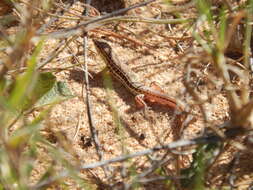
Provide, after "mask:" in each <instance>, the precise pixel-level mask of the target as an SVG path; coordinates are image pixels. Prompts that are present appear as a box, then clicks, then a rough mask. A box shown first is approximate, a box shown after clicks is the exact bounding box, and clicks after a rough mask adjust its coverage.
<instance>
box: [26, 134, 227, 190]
mask: <svg viewBox="0 0 253 190" xmlns="http://www.w3.org/2000/svg"><path fill="white" fill-rule="evenodd" d="M220 141H222V138H220V137H219V136H217V135H210V136H207V137H204V136H201V137H198V138H195V139H192V140H178V141H174V142H171V143H169V144H165V145H159V146H155V147H153V148H150V149H145V150H143V151H139V152H135V153H132V154H127V155H122V156H118V157H116V158H113V159H110V160H102V161H100V162H95V163H91V164H86V165H82V166H80V167H79V168H77V170H87V169H94V168H97V167H102V166H106V165H108V164H112V163H116V162H123V161H125V160H128V159H130V158H134V157H137V156H145V155H149V154H153V153H154V152H157V151H161V150H171V149H175V148H179V147H186V146H191V145H198V144H207V143H215V142H220ZM69 174H70V173H69V171H68V170H65V171H63V172H61V173H60V174H59V175H58V176H54V177H51V178H48V179H47V180H45V181H41V182H40V183H39V184H37V185H35V186H33V187H31V189H34V190H35V189H38V188H41V187H43V186H45V185H47V184H50V183H52V182H54V181H56V180H59V179H61V178H64V177H68V175H69Z"/></svg>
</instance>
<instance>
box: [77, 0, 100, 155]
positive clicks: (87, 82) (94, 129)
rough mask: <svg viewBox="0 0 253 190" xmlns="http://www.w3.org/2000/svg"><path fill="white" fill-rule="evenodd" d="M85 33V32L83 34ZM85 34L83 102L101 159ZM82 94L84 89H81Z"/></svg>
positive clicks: (86, 11) (88, 2) (86, 12)
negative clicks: (91, 97) (91, 100)
mask: <svg viewBox="0 0 253 190" xmlns="http://www.w3.org/2000/svg"><path fill="white" fill-rule="evenodd" d="M90 2H91V0H87V4H90ZM85 15H88V8H87V9H86V10H85ZM84 35H85V34H84ZM87 40H88V38H87V36H86V35H85V36H84V38H83V52H84V67H82V69H83V71H84V74H85V95H86V99H85V103H86V105H87V114H88V121H89V127H90V132H91V136H92V140H93V142H94V144H95V148H96V151H97V154H98V157H99V160H102V159H103V151H102V148H101V144H100V142H99V139H98V132H97V130H96V128H95V125H94V119H93V117H92V104H91V102H90V86H89V76H88V74H87V73H88V64H87V51H86V50H87ZM83 96H84V91H83Z"/></svg>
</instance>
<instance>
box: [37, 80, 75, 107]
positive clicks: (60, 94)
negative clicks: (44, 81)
mask: <svg viewBox="0 0 253 190" xmlns="http://www.w3.org/2000/svg"><path fill="white" fill-rule="evenodd" d="M73 97H75V96H74V95H73V94H72V92H71V91H70V90H69V88H68V87H67V84H66V83H65V82H61V81H58V82H55V83H54V85H53V86H52V88H51V89H50V90H49V91H48V92H47V93H45V94H44V95H43V96H42V97H41V98H40V99H39V100H38V101H37V103H36V104H35V106H34V107H35V108H38V107H42V106H45V105H50V104H55V103H58V102H61V101H64V100H67V99H70V98H73Z"/></svg>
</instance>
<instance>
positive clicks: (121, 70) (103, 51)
mask: <svg viewBox="0 0 253 190" xmlns="http://www.w3.org/2000/svg"><path fill="white" fill-rule="evenodd" d="M93 42H94V44H95V47H96V49H97V52H98V53H99V55H100V56H101V57H102V58H103V60H104V62H105V63H106V65H107V67H108V70H109V71H110V73H111V74H112V76H113V77H114V78H116V79H117V80H118V81H119V82H121V83H122V84H123V85H124V86H125V87H126V88H127V89H128V90H129V91H130V92H131V93H132V94H133V95H135V100H136V103H137V106H138V107H142V108H143V107H146V103H145V102H148V103H155V104H158V105H163V106H167V107H169V108H170V109H173V110H178V111H180V112H182V111H183V109H182V108H181V107H180V106H178V105H177V103H176V101H175V100H174V99H172V98H170V97H169V96H168V95H167V94H165V93H164V92H163V91H161V90H156V89H153V88H151V87H147V86H144V85H143V84H141V83H140V82H138V77H137V75H136V74H135V73H134V72H133V71H132V70H131V69H130V68H129V67H128V66H127V65H125V64H123V63H121V62H120V61H119V60H118V58H117V57H116V55H115V54H114V52H113V50H112V48H111V46H110V45H109V44H107V43H106V42H104V41H99V40H93Z"/></svg>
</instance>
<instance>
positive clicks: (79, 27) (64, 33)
mask: <svg viewBox="0 0 253 190" xmlns="http://www.w3.org/2000/svg"><path fill="white" fill-rule="evenodd" d="M154 1H156V0H149V1H146V2H142V3H138V4H136V5H133V6H130V7H128V8H124V9H120V10H117V11H114V12H112V13H109V14H106V15H104V16H101V17H99V18H94V19H91V20H89V21H87V22H84V23H81V24H79V25H77V26H75V27H72V28H68V29H64V30H61V31H60V32H53V33H51V34H49V35H47V36H48V37H54V38H57V37H58V38H59V37H66V36H70V35H77V34H81V32H82V31H86V32H87V31H88V30H89V29H88V26H89V25H90V24H95V23H98V22H99V21H103V20H105V19H107V18H110V17H114V16H117V15H119V14H122V13H125V12H127V11H129V10H131V9H135V8H138V7H142V6H145V5H147V4H149V3H152V2H154ZM93 28H96V27H93Z"/></svg>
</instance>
